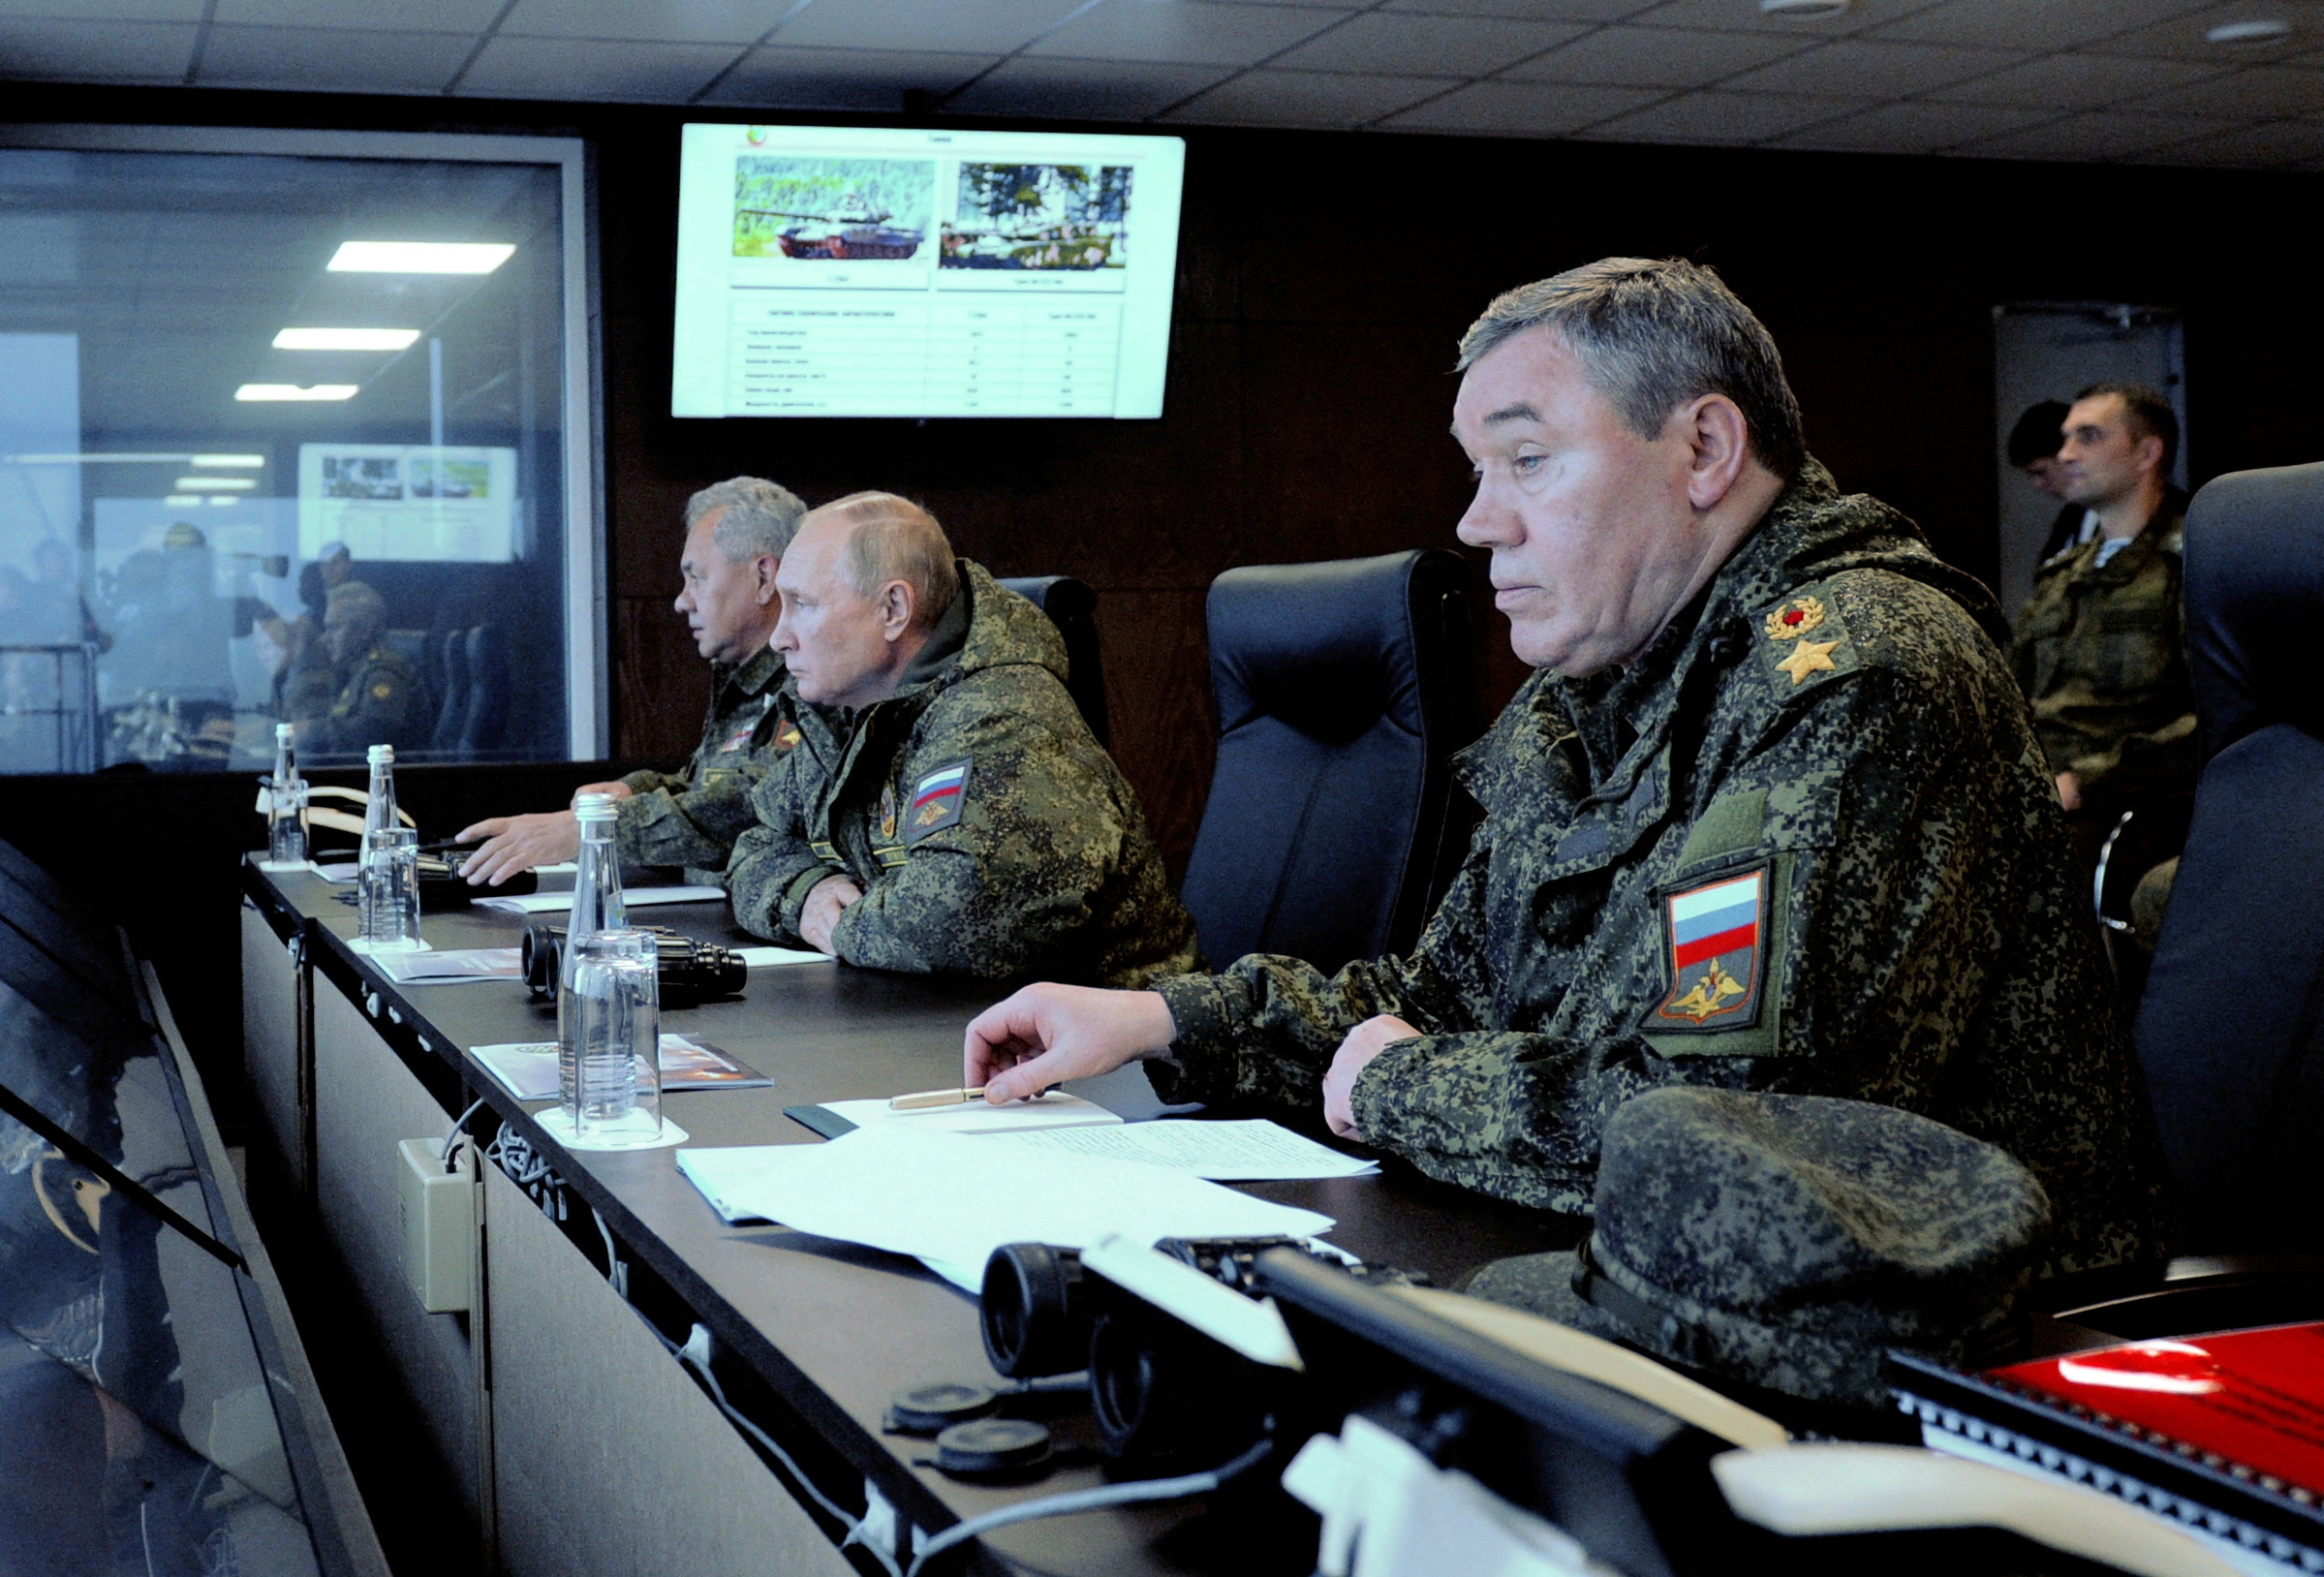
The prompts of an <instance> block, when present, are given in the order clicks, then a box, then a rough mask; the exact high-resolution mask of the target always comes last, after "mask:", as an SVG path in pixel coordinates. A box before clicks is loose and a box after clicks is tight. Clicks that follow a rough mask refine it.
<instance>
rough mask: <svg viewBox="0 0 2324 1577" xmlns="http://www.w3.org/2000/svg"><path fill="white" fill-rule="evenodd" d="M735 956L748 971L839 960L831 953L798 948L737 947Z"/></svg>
mask: <svg viewBox="0 0 2324 1577" xmlns="http://www.w3.org/2000/svg"><path fill="white" fill-rule="evenodd" d="M734 956H735V957H736V958H739V959H741V960H742V967H743V968H744V969H748V970H763V969H772V968H774V966H776V965H777V964H836V963H838V962H839V960H837V959H835V958H833V957H832V956H831V955H830V954H829V953H819V952H816V951H814V950H813V949H805V950H802V949H800V948H797V947H737V948H735V949H734Z"/></svg>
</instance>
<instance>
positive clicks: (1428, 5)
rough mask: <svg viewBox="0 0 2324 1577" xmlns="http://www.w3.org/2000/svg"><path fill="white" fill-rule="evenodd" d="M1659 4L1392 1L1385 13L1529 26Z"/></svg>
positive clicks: (1598, 18) (1618, 0)
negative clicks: (1506, 19)
mask: <svg viewBox="0 0 2324 1577" xmlns="http://www.w3.org/2000/svg"><path fill="white" fill-rule="evenodd" d="M1654 3H1655V0H1388V3H1387V4H1386V5H1384V6H1381V7H1380V8H1379V9H1380V10H1381V11H1392V12H1409V13H1415V14H1419V15H1429V16H1510V17H1515V18H1516V19H1518V20H1520V21H1529V22H1611V21H1619V20H1621V19H1622V18H1623V17H1625V16H1627V15H1630V14H1631V13H1633V12H1638V11H1644V10H1645V9H1646V8H1647V7H1648V6H1650V5H1652V4H1654Z"/></svg>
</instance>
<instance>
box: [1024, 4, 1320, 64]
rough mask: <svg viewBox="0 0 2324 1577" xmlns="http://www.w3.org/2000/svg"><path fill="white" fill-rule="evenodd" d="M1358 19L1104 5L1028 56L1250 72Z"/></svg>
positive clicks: (1260, 9)
mask: <svg viewBox="0 0 2324 1577" xmlns="http://www.w3.org/2000/svg"><path fill="white" fill-rule="evenodd" d="M1348 15H1352V13H1350V12H1348V11H1347V10H1345V9H1340V10H1323V9H1319V8H1311V7H1307V6H1223V5H1207V4H1204V3H1202V0H1104V3H1103V4H1100V5H1099V6H1097V7H1096V8H1095V9H1093V10H1091V11H1089V12H1087V13H1085V14H1084V15H1079V16H1076V17H1074V18H1073V19H1072V20H1071V21H1069V22H1068V23H1066V24H1065V26H1063V27H1061V28H1059V29H1058V30H1057V31H1056V32H1054V33H1052V34H1050V35H1049V36H1048V37H1047V38H1044V39H1042V40H1041V41H1040V42H1039V43H1038V44H1036V45H1034V46H1032V47H1031V48H1030V49H1027V50H1026V51H1025V52H1026V53H1027V54H1033V55H1069V56H1071V57H1072V58H1074V59H1076V60H1159V61H1169V62H1172V63H1175V64H1179V65H1187V66H1248V65H1251V64H1252V63H1253V62H1255V61H1259V60H1264V59H1266V58H1267V57H1268V56H1269V55H1272V54H1280V53H1282V52H1283V51H1284V50H1286V49H1287V48H1289V47H1290V46H1292V45H1294V44H1297V43H1298V42H1299V41H1300V40H1301V39H1306V38H1313V37H1314V36H1315V35H1316V34H1317V33H1320V32H1321V31H1323V29H1325V28H1327V27H1329V26H1331V25H1332V24H1333V23H1334V22H1337V21H1340V20H1341V19H1343V18H1344V17H1347V16H1348Z"/></svg>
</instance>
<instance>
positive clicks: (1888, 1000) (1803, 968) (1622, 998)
mask: <svg viewBox="0 0 2324 1577" xmlns="http://www.w3.org/2000/svg"><path fill="white" fill-rule="evenodd" d="M1974 706H1975V703H1974V700H1973V699H1972V698H1971V696H1969V693H1968V687H1966V686H1963V687H1958V688H1956V689H1954V691H1953V692H1952V693H1951V694H1949V695H1940V696H1932V695H1931V694H1930V693H1929V691H1928V689H1927V688H1926V687H1925V686H1923V685H1922V684H1921V683H1920V682H1919V681H1917V680H1914V679H1912V678H1910V677H1908V676H1905V675H1901V674H1898V673H1895V672H1892V671H1888V670H1882V669H1874V668H1867V669H1865V670H1861V671H1859V672H1857V673H1854V674H1851V675H1849V676H1848V677H1847V679H1846V681H1845V682H1843V683H1833V684H1827V685H1824V686H1821V687H1819V688H1818V692H1817V694H1816V695H1815V696H1813V699H1812V700H1811V701H1810V702H1809V704H1808V705H1807V706H1806V707H1805V708H1803V709H1802V710H1801V711H1800V713H1799V714H1798V715H1796V717H1795V718H1794V719H1792V720H1791V721H1790V722H1789V724H1788V726H1787V727H1782V728H1779V729H1778V730H1776V731H1775V733H1774V736H1773V741H1772V743H1770V744H1767V745H1766V746H1764V747H1763V748H1761V749H1760V750H1758V751H1757V752H1755V753H1754V754H1752V755H1751V756H1749V757H1747V758H1745V759H1743V760H1742V761H1740V762H1738V763H1737V765H1736V766H1735V767H1734V768H1733V769H1732V770H1731V771H1729V772H1728V773H1727V774H1725V775H1724V778H1723V781H1722V782H1721V783H1720V786H1719V787H1720V793H1719V795H1718V796H1716V797H1715V798H1714V800H1713V806H1714V807H1715V806H1716V805H1718V803H1719V802H1720V800H1724V799H1727V798H1728V796H1732V795H1736V794H1744V795H1764V812H1763V820H1762V821H1761V829H1760V833H1759V836H1758V838H1757V839H1756V840H1755V841H1754V842H1751V843H1747V844H1746V845H1745V847H1743V848H1741V849H1733V848H1729V849H1723V850H1714V852H1713V853H1712V855H1711V856H1709V857H1707V858H1703V859H1697V860H1694V861H1692V862H1691V863H1692V865H1693V867H1694V868H1697V869H1704V870H1715V871H1726V870H1735V869H1739V868H1748V863H1749V862H1752V861H1764V862H1765V865H1766V869H1767V870H1768V872H1769V886H1770V889H1771V891H1772V895H1773V904H1772V911H1771V915H1772V917H1771V921H1770V923H1769V925H1768V927H1767V931H1768V935H1767V940H1766V942H1765V943H1764V945H1765V947H1766V953H1765V957H1766V965H1765V968H1766V969H1767V972H1768V983H1767V987H1766V991H1767V998H1766V1001H1765V1003H1764V1005H1763V1007H1762V1010H1761V1012H1760V1015H1759V1019H1758V1023H1757V1024H1756V1026H1754V1027H1752V1028H1748V1029H1739V1030H1730V1031H1723V1032H1718V1033H1711V1034H1679V1033H1662V1032H1650V1031H1648V1030H1646V1029H1644V1028H1643V1024H1644V1021H1645V1019H1646V1016H1647V1014H1648V1012H1649V1011H1651V1010H1652V1009H1653V1008H1654V1007H1655V1006H1656V1005H1658V1003H1659V1001H1660V999H1661V997H1662V995H1663V992H1664V989H1665V986H1666V979H1665V974H1666V971H1665V966H1664V960H1663V958H1662V956H1661V953H1662V945H1663V944H1662V935H1661V928H1660V924H1659V919H1658V917H1657V918H1656V919H1655V920H1654V921H1653V922H1652V923H1649V924H1646V925H1643V926H1632V927H1631V928H1630V933H1629V934H1630V935H1631V937H1632V938H1633V939H1634V941H1633V942H1632V943H1630V946H1629V951H1630V954H1631V956H1630V957H1628V958H1627V959H1623V958H1612V959H1607V960H1604V961H1603V962H1604V964H1605V965H1606V966H1607V967H1605V968H1601V969H1593V970H1592V972H1591V973H1590V974H1589V975H1588V976H1587V978H1588V979H1589V980H1590V981H1591V982H1593V985H1594V989H1596V990H1597V991H1601V992H1604V993H1606V995H1607V997H1608V998H1610V999H1612V1000H1611V1001H1608V1002H1607V1003H1605V1004H1604V1006H1605V1008H1606V1009H1607V1010H1606V1011H1602V1012H1599V1013H1597V1014H1595V1015H1588V1016H1589V1017H1593V1018H1595V1021H1596V1024H1597V1025H1598V1026H1599V1027H1600V1030H1601V1033H1600V1034H1598V1035H1596V1036H1591V1037H1586V1038H1585V1037H1581V1036H1555V1035H1546V1034H1523V1033H1509V1032H1502V1033H1492V1032H1485V1033H1475V1032H1472V1033H1458V1034H1450V1035H1446V1034H1430V1035H1426V1036H1421V1037H1419V1038H1415V1039H1410V1040H1402V1041H1398V1042H1396V1043H1394V1044H1393V1045H1391V1046H1389V1047H1388V1048H1387V1049H1386V1050H1385V1051H1383V1052H1382V1053H1381V1054H1380V1055H1379V1057H1378V1058H1376V1059H1374V1060H1373V1062H1372V1063H1371V1064H1370V1066H1368V1067H1366V1068H1365V1069H1364V1071H1363V1073H1362V1074H1361V1075H1360V1076H1359V1077H1358V1079H1357V1081H1356V1084H1355V1088H1354V1091H1353V1093H1352V1105H1353V1109H1354V1113H1355V1117H1356V1121H1357V1125H1358V1127H1359V1128H1360V1129H1362V1131H1363V1133H1364V1135H1365V1137H1366V1139H1367V1140H1368V1141H1369V1142H1371V1143H1373V1144H1375V1145H1378V1146H1379V1147H1381V1148H1384V1149H1388V1150H1393V1151H1397V1152H1399V1153H1401V1154H1404V1155H1406V1156H1409V1157H1410V1158H1411V1159H1412V1160H1414V1161H1415V1162H1416V1163H1417V1164H1418V1165H1419V1166H1420V1167H1421V1168H1422V1169H1423V1170H1424V1171H1427V1172H1429V1173H1430V1174H1432V1175H1434V1176H1437V1177H1440V1178H1443V1179H1445V1180H1447V1181H1450V1182H1455V1183H1459V1184H1462V1185H1463V1186H1465V1187H1469V1188H1472V1189H1476V1190H1481V1191H1484V1192H1488V1193H1493V1194H1497V1195H1500V1196H1502V1197H1504V1198H1514V1199H1519V1200H1522V1201H1525V1202H1528V1203H1534V1204H1538V1205H1545V1206H1547V1207H1549V1208H1558V1209H1583V1210H1586V1209H1587V1208H1588V1206H1589V1193H1588V1184H1589V1179H1590V1177H1591V1176H1592V1175H1593V1173H1594V1171H1595V1167H1596V1134H1597V1130H1598V1128H1599V1126H1600V1124H1601V1123H1602V1121H1603V1119H1604V1117H1605V1115H1606V1114H1607V1113H1609V1112H1611V1111H1612V1109H1613V1108H1614V1107H1615V1106H1616V1105H1618V1104H1620V1103H1621V1101H1623V1100H1625V1099H1627V1098H1628V1097H1630V1096H1632V1095H1635V1094H1637V1093H1639V1092H1640V1091H1642V1090H1645V1089H1649V1088H1653V1087H1655V1086H1657V1085H1661V1084H1672V1083H1694V1084H1706V1085H1716V1086H1720V1087H1724V1088H1736V1089H1756V1090H1769V1091H1775V1092H1779V1093H1789V1094H1808V1095H1826V1096H1840V1097H1845V1098H1855V1099H1865V1100H1889V1099H1893V1098H1899V1097H1900V1096H1901V1095H1903V1094H1904V1093H1905V1092H1908V1091H1915V1090H1927V1089H1930V1088H1932V1087H1933V1086H1934V1085H1936V1084H1937V1083H1938V1082H1939V1080H1940V1077H1941V1072H1942V1068H1943V1065H1944V1063H1945V1060H1946V1058H1947V1057H1948V1056H1949V1055H1950V1053H1951V1052H1952V1051H1953V1050H1954V1049H1955V1048H1956V1047H1958V1046H1959V1045H1961V1044H1962V1043H1963V1042H1964V1041H1965V1040H1966V1039H1967V1038H1968V1036H1967V1034H1966V1032H1967V1031H1968V1027H1969V1022H1970V1019H1971V1018H1972V1016H1973V1015H1975V1014H1977V1013H1979V1012H1980V1011H1984V1012H1995V1011H2002V1012H2006V1011H2010V1010H2012V1008H2013V1005H1999V1006H1997V1005H1995V1004H1993V1003H1991V1002H1989V1001H1988V1000H1987V998H1986V995H1985V975H1984V974H1983V972H1982V971H1981V970H1980V969H1979V968H1977V967H1976V961H1977V960H1979V959H1983V958H1988V957H1990V956H1992V954H1993V952H1994V950H1996V949H1998V948H1999V947H2001V946H2003V945H2006V944H2007V943H2006V940H2005V939H2006V938H2007V937H2009V936H2010V935H2012V934H2015V933H2017V932H2018V931H2019V930H2020V928H2021V927H2022V926H2023V925H2025V924H2029V923H2030V924H2034V925H2046V926H2052V927H2061V926H2069V925H2071V924H2072V923H2073V919H2074V917H2073V916H2072V915H2065V914H2051V915H2029V914H2027V913H2025V912H2024V911H2025V908H2026V905H2027V902H2028V899H2029V888H2030V885H2032V883H2030V880H2029V878H2030V873H2029V872H2027V871H2023V870H2017V869H2014V868H2010V867H2008V866H2006V865H1997V864H1996V863H1995V862H1996V860H1997V859H2006V858H2007V857H2008V856H2006V855H1997V854H1996V852H1995V851H1996V850H2025V849H2026V848H2027V847H2028V846H2029V843H2030V844H2031V845H2032V846H2033V847H2035V848H2037V849H2043V850H2051V851H2052V852H2053V853H2054V854H2055V855H2056V856H2057V857H2059V858H2062V857H2063V846H2062V842H2061V834H2060V832H2059V828H2058V825H2057V819H2056V812H2055V807H2054V805H2052V804H2050V803H2049V802H2048V801H2047V800H2046V799H2045V797H2044V796H2043V795H2042V793H2041V792H2040V785H2041V784H2042V783H2044V782H2046V769H2045V768H2044V766H2043V763H2041V762H2040V761H2039V760H2038V759H2037V758H2034V757H2033V756H2030V757H2029V758H2027V759H2026V760H2024V761H2022V762H2020V763H2017V766H2018V770H2015V771H2006V770H1997V769H1996V766H1995V764H1994V763H1993V762H1992V761H1991V759H1990V756H1989V754H1987V753H1990V750H1991V748H1992V747H1991V744H1990V741H1991V738H1992V733H1991V730H1990V729H1989V727H1987V726H1986V725H1985V724H1984V723H1983V721H1982V720H1980V719H1979V718H1978V717H1977V716H1976V715H1975V713H1974ZM1980 755H1986V756H1987V758H1986V759H1983V760H1980V759H1978V757H1979V756H1980ZM2003 785H2008V786H2009V787H2008V788H2006V789H2005V788H2003V787H2002V786H2003ZM1711 809H1712V807H1706V809H1705V812H1704V813H1702V814H1700V815H1698V817H1697V819H1696V826H1697V827H1701V826H1703V825H1704V824H1705V823H1707V822H1709V821H1711V820H1712V819H1713V818H1712V815H1711ZM2044 817H2046V818H2047V819H2048V820H2049V821H2050V823H2051V824H2050V825H2049V826H2047V827H2046V828H2044V827H2036V828H2033V829H2032V836H2031V838H2029V835H2028V832H2029V829H2028V825H2027V823H2028V821H2029V820H2039V819H2043V818H2044ZM1689 852H1691V850H1689ZM1739 858H1740V859H1742V860H1744V861H1745V862H1746V865H1744V866H1739V865H1738V864H1737V861H1738V859H1739ZM1688 870H1689V859H1688V858H1687V856H1686V855H1682V859H1681V864H1680V867H1679V880H1681V881H1685V880H1686V879H1687V872H1688ZM2001 911H2016V912H2001ZM1615 918H1616V917H1615V916H1611V915H1609V916H1607V917H1606V918H1605V919H1604V920H1603V921H1601V925H1611V924H1613V923H1614V921H1615ZM1574 989H1576V990H1580V989H1583V986H1582V985H1581V984H1579V983H1577V985H1576V986H1575V987H1574ZM1420 1027H1422V1028H1424V1029H1425V1028H1428V1027H1427V1026H1420ZM2031 1062H2032V1060H2029V1068H2028V1070H2027V1075H2028V1076H2027V1077H2026V1079H2025V1086H2026V1087H2025V1088H2024V1089H2023V1090H2022V1091H2018V1092H2015V1093H2014V1094H2015V1098H2017V1099H2019V1100H2020V1101H2022V1102H2030V1103H2035V1104H2038V1103H2042V1102H2048V1103H2050V1104H2052V1105H2056V1104H2057V1103H2058V1102H2061V1101H2065V1102H2070V1101H2072V1100H2074V1099H2076V1098H2078V1095H2077V1093H2076V1092H2070V1091H2043V1090H2041V1089H2039V1088H2038V1085H2039V1083H2040V1080H2039V1077H2038V1074H2037V1072H2036V1071H2035V1070H2034V1069H2033V1067H2032V1066H2031ZM2027 1109H2031V1107H2030V1106H2028V1107H2027ZM2056 1128H2057V1130H2058V1131H2059V1132H2060V1133H2061V1134H2066V1135H2071V1134H2074V1133H2076V1132H2078V1131H2079V1125H2078V1124H2077V1123H2076V1122H2075V1121H2073V1120H2072V1119H2071V1118H2070V1116H2069V1115H2068V1114H2063V1113H2061V1122H2060V1123H2059V1124H2058V1125H2056ZM2021 1159H2022V1160H2026V1161H2027V1162H2028V1164H2029V1165H2030V1166H2032V1167H2033V1168H2034V1169H2035V1171H2036V1172H2037V1173H2040V1172H2048V1173H2051V1174H2052V1175H2056V1174H2055V1166H2054V1165H2045V1162H2052V1163H2055V1162H2056V1161H2057V1160H2058V1158H2056V1157H2037V1156H2032V1155H2027V1156H2023V1157H2021Z"/></svg>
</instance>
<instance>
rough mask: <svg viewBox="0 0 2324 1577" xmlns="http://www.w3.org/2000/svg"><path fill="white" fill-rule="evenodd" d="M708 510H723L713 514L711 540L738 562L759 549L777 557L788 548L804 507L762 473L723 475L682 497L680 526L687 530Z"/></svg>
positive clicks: (757, 552)
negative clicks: (714, 522)
mask: <svg viewBox="0 0 2324 1577" xmlns="http://www.w3.org/2000/svg"><path fill="white" fill-rule="evenodd" d="M711 510H726V511H727V512H726V513H724V514H722V515H720V516H719V517H718V525H717V526H716V527H715V528H714V529H713V530H712V531H711V533H710V536H711V538H712V540H714V541H716V542H717V543H718V545H719V550H720V551H721V552H723V553H725V554H726V555H727V562H728V564H740V563H741V562H742V561H743V560H744V559H755V558H757V557H758V556H759V554H761V553H764V554H767V555H768V556H769V557H772V558H778V559H779V558H781V557H782V556H783V555H784V554H785V553H788V552H789V551H790V540H791V539H792V538H793V537H796V536H797V535H798V534H799V516H801V515H803V514H805V513H806V512H807V506H806V505H804V504H802V503H801V502H799V495H798V494H796V493H794V492H792V491H791V490H790V488H788V487H785V486H783V485H782V484H781V483H780V482H771V481H768V480H767V479H765V478H764V477H728V479H726V480H725V481H717V482H712V483H711V484H710V485H709V486H707V487H705V488H703V489H702V490H701V491H700V492H698V493H697V494H695V495H694V497H692V498H690V499H688V500H687V501H686V529H687V530H688V531H692V530H693V529H694V528H695V527H696V526H697V525H699V524H700V523H701V519H702V516H703V515H705V514H708V513H709V512H710V511H711Z"/></svg>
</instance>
